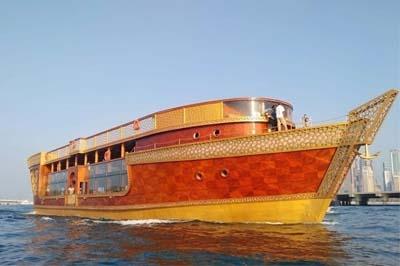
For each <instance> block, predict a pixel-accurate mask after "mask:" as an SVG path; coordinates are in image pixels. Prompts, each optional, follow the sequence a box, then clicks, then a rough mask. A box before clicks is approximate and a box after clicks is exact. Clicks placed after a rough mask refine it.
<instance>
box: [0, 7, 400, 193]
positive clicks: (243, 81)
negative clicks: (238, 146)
mask: <svg viewBox="0 0 400 266" xmlns="http://www.w3.org/2000/svg"><path fill="white" fill-rule="evenodd" d="M399 10H400V1H344V0H339V1H309V0H301V1H292V0H290V1H285V0H284V1H267V0H266V1H256V0H255V1H220V0H217V1H215V0H213V1H183V0H182V1H131V0H130V1H100V0H99V1H94V0H87V1H78V0H75V1H40V0H39V1H12V0H9V1H8V0H0V95H1V96H0V97H1V98H0V99H1V100H2V101H1V104H0V146H1V147H2V152H1V153H0V167H1V170H2V171H1V173H0V199H1V198H16V199H31V197H32V195H31V188H30V181H29V174H28V169H27V164H26V159H27V157H28V156H30V155H31V154H34V153H37V152H39V151H48V150H52V149H54V148H57V147H59V146H62V145H64V144H67V143H68V142H69V141H70V140H72V139H75V138H77V137H85V136H89V135H92V134H94V133H96V132H99V131H102V130H105V129H107V128H110V127H112V126H115V125H118V124H121V123H125V122H128V121H131V120H133V119H135V118H137V117H140V116H144V115H146V114H149V113H152V112H155V111H159V110H161V109H164V108H168V107H174V106H179V105H182V104H188V103H193V102H199V101H204V100H209V99H216V98H217V99H220V98H227V97H238V96H266V97H274V98H279V99H283V100H287V101H289V102H291V103H292V104H293V105H294V113H295V118H296V119H297V120H299V118H300V117H301V115H302V114H304V113H307V114H309V115H310V116H311V118H312V120H313V121H314V122H319V121H325V120H330V119H333V118H337V117H342V116H344V115H346V113H347V112H348V111H350V110H351V109H352V108H354V107H356V106H358V105H359V104H361V103H363V102H365V101H367V100H369V99H371V98H373V97H375V96H377V95H379V94H381V93H383V92H384V91H386V90H388V89H389V88H394V87H400V85H399V84H400V74H399V73H400V65H399V62H400V16H398V11H399ZM398 102H399V101H397V103H396V105H395V108H394V109H393V110H392V112H391V113H390V115H389V117H388V119H387V121H385V123H384V126H383V129H382V130H381V132H380V133H379V135H378V137H377V139H376V145H375V146H374V149H375V150H380V151H382V152H383V153H385V152H386V151H388V150H389V149H392V148H399V147H400V130H399V124H400V123H399V121H400V108H399V103H398ZM385 156H386V155H385V154H383V155H382V158H381V160H383V159H384V158H385Z"/></svg>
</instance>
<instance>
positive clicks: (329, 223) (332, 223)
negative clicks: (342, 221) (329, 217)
mask: <svg viewBox="0 0 400 266" xmlns="http://www.w3.org/2000/svg"><path fill="white" fill-rule="evenodd" d="M321 224H325V225H335V224H339V223H338V222H329V221H323V222H321Z"/></svg>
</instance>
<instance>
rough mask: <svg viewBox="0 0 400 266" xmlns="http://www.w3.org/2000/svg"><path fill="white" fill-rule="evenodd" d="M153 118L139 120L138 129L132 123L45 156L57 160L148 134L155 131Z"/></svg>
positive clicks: (71, 143) (79, 140)
mask: <svg viewBox="0 0 400 266" xmlns="http://www.w3.org/2000/svg"><path fill="white" fill-rule="evenodd" d="M154 124H155V123H154V117H152V116H150V117H147V118H144V119H140V120H139V125H140V127H139V129H137V130H135V129H134V127H133V122H132V123H129V124H125V125H122V126H120V127H117V128H113V129H111V130H108V131H105V132H102V133H100V134H98V135H94V136H92V137H89V138H80V139H77V140H73V141H71V142H70V144H69V145H68V146H64V147H61V148H59V149H57V150H53V151H50V152H48V153H47V154H46V160H47V161H53V160H58V159H60V158H63V157H66V156H68V155H69V154H72V153H76V152H83V151H85V150H91V149H94V148H96V147H100V146H105V145H107V144H111V143H114V142H118V141H120V140H123V139H126V138H130V137H132V136H135V135H138V134H142V133H146V132H149V131H151V130H153V129H155V126H154Z"/></svg>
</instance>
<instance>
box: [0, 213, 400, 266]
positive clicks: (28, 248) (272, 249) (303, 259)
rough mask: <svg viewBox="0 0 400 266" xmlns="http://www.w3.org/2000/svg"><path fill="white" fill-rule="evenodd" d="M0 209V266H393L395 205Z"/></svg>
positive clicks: (397, 252) (399, 252)
mask: <svg viewBox="0 0 400 266" xmlns="http://www.w3.org/2000/svg"><path fill="white" fill-rule="evenodd" d="M31 211H32V207H31V206H0V264H1V265H48V264H50V265H60V264H61V265H66V264H76V265H95V264H96V265H98V264H103V265H114V264H129V265H260V264H264V265H265V264H268V265H400V206H371V207H358V206H346V207H345V206H343V207H333V208H332V209H331V211H330V212H329V213H328V214H327V216H326V218H325V220H324V222H323V223H322V224H313V225H271V224H215V223H204V222H196V221H194V222H181V223H172V222H168V221H159V220H148V221H117V222H110V221H100V220H90V219H79V218H63V217H38V216H33V215H27V214H26V213H29V212H31Z"/></svg>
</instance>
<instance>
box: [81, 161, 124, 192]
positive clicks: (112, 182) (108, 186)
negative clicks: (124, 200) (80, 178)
mask: <svg viewBox="0 0 400 266" xmlns="http://www.w3.org/2000/svg"><path fill="white" fill-rule="evenodd" d="M89 176H90V179H89V193H90V194H98V193H106V192H108V193H110V192H121V191H124V190H126V189H127V188H128V175H127V172H126V164H125V160H121V159H118V160H113V161H108V162H101V163H98V164H95V165H91V166H90V169H89Z"/></svg>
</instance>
